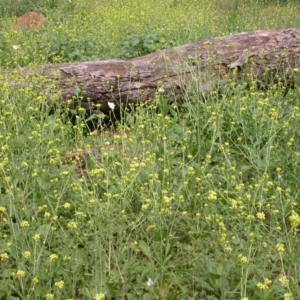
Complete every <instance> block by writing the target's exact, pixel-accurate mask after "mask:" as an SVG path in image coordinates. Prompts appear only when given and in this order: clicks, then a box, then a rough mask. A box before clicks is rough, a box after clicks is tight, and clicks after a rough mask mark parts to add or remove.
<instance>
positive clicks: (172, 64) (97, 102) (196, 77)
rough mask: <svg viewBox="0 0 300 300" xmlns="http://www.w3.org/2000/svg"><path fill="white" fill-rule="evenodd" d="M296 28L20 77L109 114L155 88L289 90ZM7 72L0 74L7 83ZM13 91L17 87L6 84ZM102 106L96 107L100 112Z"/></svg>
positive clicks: (169, 91)
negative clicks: (38, 78) (250, 84)
mask: <svg viewBox="0 0 300 300" xmlns="http://www.w3.org/2000/svg"><path fill="white" fill-rule="evenodd" d="M299 48H300V29H282V30H263V31H254V32H246V33H240V34H235V35H230V36H226V37H222V38H214V39H208V40H203V41H199V42H195V43H189V44H185V45H182V46H179V47H175V48H171V49H166V50H163V51H159V52H155V53H152V54H149V55H145V56H142V57H138V58H135V59H131V60H127V61H124V60H107V61H90V62H76V63H70V64H53V65H46V66H38V67H35V68H23V69H20V70H19V71H18V74H19V75H21V76H32V74H34V75H36V74H37V75H42V76H44V77H45V78H47V82H49V84H53V83H54V84H55V88H54V89H53V90H52V93H55V92H58V90H60V93H61V99H62V100H67V99H71V98H74V97H75V96H78V91H80V94H81V96H82V102H81V105H82V106H83V107H84V108H85V109H88V110H90V111H92V112H104V113H107V112H108V111H110V110H111V103H113V104H114V105H116V109H117V108H118V107H120V105H123V104H134V105H135V104H138V103H140V102H144V101H147V100H149V99H151V98H153V97H154V95H155V93H156V92H157V91H158V89H159V90H160V91H161V92H162V91H163V93H164V94H166V95H171V96H172V97H171V98H172V99H177V100H178V99H181V100H182V99H183V98H184V96H185V95H186V93H189V92H190V91H191V90H192V89H195V88H196V89H197V91H198V92H200V93H202V95H203V96H204V97H206V95H207V94H208V93H210V92H212V91H213V90H218V91H221V90H222V88H223V87H224V86H226V83H227V82H228V80H235V81H238V80H240V79H242V78H250V79H251V80H255V81H256V82H257V83H258V84H259V85H261V86H266V85H269V84H272V83H276V82H278V81H282V82H284V83H285V84H288V85H293V84H294V83H295V80H297V78H298V76H296V75H297V73H298V68H299V69H300V59H299ZM9 74H10V72H4V73H3V72H2V73H1V75H4V78H6V79H7V78H8V75H9ZM9 84H10V85H11V86H12V85H13V86H16V85H18V82H17V81H15V80H13V81H11V80H10V83H9ZM99 106H100V108H99Z"/></svg>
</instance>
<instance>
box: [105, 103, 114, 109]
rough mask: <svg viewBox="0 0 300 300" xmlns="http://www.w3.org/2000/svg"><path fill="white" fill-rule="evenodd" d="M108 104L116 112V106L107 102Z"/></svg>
mask: <svg viewBox="0 0 300 300" xmlns="http://www.w3.org/2000/svg"><path fill="white" fill-rule="evenodd" d="M107 104H108V106H109V107H110V108H111V109H112V110H114V109H115V106H116V105H115V104H114V103H113V102H107Z"/></svg>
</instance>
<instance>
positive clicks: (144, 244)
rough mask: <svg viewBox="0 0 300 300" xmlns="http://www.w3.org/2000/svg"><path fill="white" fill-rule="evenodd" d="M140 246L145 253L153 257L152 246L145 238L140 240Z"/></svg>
mask: <svg viewBox="0 0 300 300" xmlns="http://www.w3.org/2000/svg"><path fill="white" fill-rule="evenodd" d="M139 246H140V249H141V251H142V252H143V254H144V255H146V256H147V257H149V258H151V250H150V247H149V246H148V245H147V244H146V242H144V241H143V240H140V241H139Z"/></svg>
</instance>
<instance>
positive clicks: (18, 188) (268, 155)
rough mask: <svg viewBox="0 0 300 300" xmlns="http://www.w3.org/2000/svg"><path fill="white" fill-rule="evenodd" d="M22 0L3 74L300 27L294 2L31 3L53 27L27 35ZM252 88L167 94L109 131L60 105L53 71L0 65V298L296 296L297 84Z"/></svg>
mask: <svg viewBox="0 0 300 300" xmlns="http://www.w3.org/2000/svg"><path fill="white" fill-rule="evenodd" d="M220 2H221V3H220ZM295 3H296V2H295ZM14 4H15V5H13V4H12V3H11V2H10V1H9V5H7V6H6V7H7V8H6V9H3V10H0V11H1V14H2V19H1V21H0V22H1V27H0V28H1V29H0V35H1V39H0V68H1V70H5V69H12V68H17V67H20V66H28V65H38V64H45V63H59V62H72V61H80V60H95V59H109V58H130V57H134V56H139V55H143V54H146V53H149V52H151V51H156V50H159V49H163V48H166V47H172V46H175V45H177V44H183V43H186V42H190V41H195V40H199V39H202V38H208V37H216V36H222V35H229V34H230V33H236V32H241V31H250V30H256V29H272V28H285V27H299V24H298V23H299V20H298V19H297V18H296V16H297V14H298V13H299V9H300V8H299V6H298V5H297V3H296V4H294V3H293V2H292V1H277V2H276V1H241V0H240V1H238V0H236V1H232V0H230V1H229V0H228V1H212V0H210V1H206V0H198V1H196V0H194V1H192V0H187V1H176V0H166V1H155V0H153V1H149V0H148V1H132V0H130V1H129V0H122V1H112V0H110V1H106V0H103V1H99V0H98V1H96V0H93V1H89V4H87V3H86V1H83V0H82V1H81V0H78V1H33V0H32V1H24V2H23V4H22V7H23V8H24V7H25V6H26V7H30V9H33V8H34V9H36V10H37V11H38V12H39V13H41V14H43V15H44V16H45V17H46V18H47V19H48V24H47V26H45V27H44V28H41V29H39V30H24V31H22V30H13V29H12V24H13V22H14V20H15V19H16V18H17V16H18V15H19V14H20V13H22V12H23V11H21V9H20V7H19V6H18V4H17V3H14ZM23 8H22V9H23ZM294 72H295V73H298V72H299V70H296V69H295V70H294ZM15 76H17V74H16V75H15ZM195 77H196V76H195ZM20 80H21V79H20ZM247 85H248V86H247V88H246V84H244V83H243V82H242V83H241V84H240V85H239V86H234V85H230V83H229V84H228V87H225V90H224V93H223V94H222V95H219V94H218V93H212V94H211V95H210V96H209V97H208V98H207V99H206V101H205V102H203V101H202V100H200V99H201V95H200V94H197V93H194V94H193V95H191V96H189V97H187V98H186V99H185V102H184V104H180V105H179V104H177V103H171V104H169V103H170V102H169V100H171V99H167V98H166V97H165V96H164V94H163V93H161V92H159V91H158V92H157V94H156V96H155V98H154V99H153V101H152V104H151V105H147V106H141V107H139V108H138V109H137V111H136V112H135V114H134V115H131V114H128V115H126V120H125V121H124V122H119V123H117V124H116V125H115V126H114V127H113V128H109V129H106V128H102V127H101V126H100V127H94V128H90V127H87V122H88V120H87V117H86V115H85V112H84V110H83V109H81V108H77V109H76V110H74V109H71V108H68V107H63V106H61V107H60V106H59V103H58V104H57V105H58V107H57V110H56V111H55V112H54V113H52V114H50V113H49V112H50V109H51V108H50V107H49V106H48V105H47V101H46V100H47V95H49V93H51V89H52V87H51V86H47V83H45V82H44V80H43V78H38V79H37V80H33V81H31V82H28V81H24V84H21V85H20V86H17V87H16V86H10V85H9V82H8V81H7V80H6V79H5V78H3V77H1V75H0V95H1V96H0V299H1V300H2V299H12V300H13V299H14V300H16V299H22V300H23V299H47V300H51V299H74V300H75V299H98V300H99V299H130V300H131V299H144V300H147V299H211V300H212V299H243V300H246V299H249V300H250V299H251V300H252V299H265V300H267V299H284V300H288V299H298V298H299V297H300V292H299V280H300V278H299V260H300V249H299V245H300V239H299V229H298V227H299V225H300V216H299V214H300V209H299V183H298V178H299V175H300V172H299V164H300V149H299V138H300V137H299V134H300V128H299V119H300V105H299V92H300V86H295V87H294V88H293V89H290V90H289V89H286V88H285V87H284V86H283V85H273V86H271V87H270V89H268V90H266V91H261V90H258V89H257V88H256V85H255V82H251V81H248V82H247ZM199 93H200V92H199ZM78 97H80V95H78ZM56 98H57V99H58V95H53V100H55V99H56ZM79 100H80V99H79ZM70 116H73V118H70Z"/></svg>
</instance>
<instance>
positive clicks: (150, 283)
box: [147, 278, 154, 286]
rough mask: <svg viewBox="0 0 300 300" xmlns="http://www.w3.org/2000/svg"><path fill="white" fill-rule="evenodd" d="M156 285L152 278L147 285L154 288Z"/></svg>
mask: <svg viewBox="0 0 300 300" xmlns="http://www.w3.org/2000/svg"><path fill="white" fill-rule="evenodd" d="M153 284H154V282H153V280H152V279H151V278H149V279H148V281H147V285H148V286H152V285H153Z"/></svg>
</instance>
